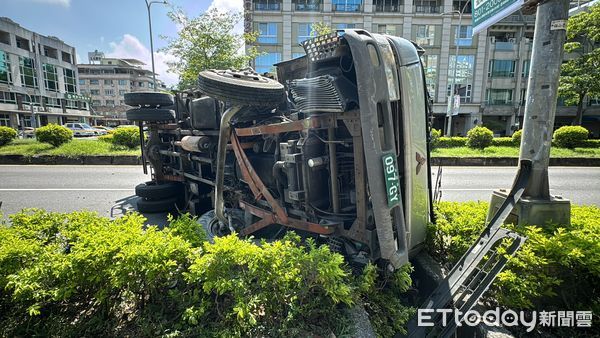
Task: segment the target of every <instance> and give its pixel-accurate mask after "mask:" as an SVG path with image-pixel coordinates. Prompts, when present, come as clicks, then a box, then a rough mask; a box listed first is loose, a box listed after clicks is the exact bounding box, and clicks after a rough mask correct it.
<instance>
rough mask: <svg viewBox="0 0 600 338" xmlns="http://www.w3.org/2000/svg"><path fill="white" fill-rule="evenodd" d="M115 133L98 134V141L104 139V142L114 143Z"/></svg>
mask: <svg viewBox="0 0 600 338" xmlns="http://www.w3.org/2000/svg"><path fill="white" fill-rule="evenodd" d="M113 138H114V137H113V135H112V134H106V135H102V136H98V141H102V142H106V143H113Z"/></svg>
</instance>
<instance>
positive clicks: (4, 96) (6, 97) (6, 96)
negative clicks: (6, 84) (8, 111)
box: [0, 92, 17, 103]
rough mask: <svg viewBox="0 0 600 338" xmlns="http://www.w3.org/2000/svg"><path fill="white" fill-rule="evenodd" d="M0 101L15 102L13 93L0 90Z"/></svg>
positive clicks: (15, 98)
mask: <svg viewBox="0 0 600 338" xmlns="http://www.w3.org/2000/svg"><path fill="white" fill-rule="evenodd" d="M0 103H17V97H16V96H15V93H9V92H0Z"/></svg>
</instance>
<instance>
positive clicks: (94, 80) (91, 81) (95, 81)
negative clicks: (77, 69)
mask: <svg viewBox="0 0 600 338" xmlns="http://www.w3.org/2000/svg"><path fill="white" fill-rule="evenodd" d="M90 84H91V85H99V84H100V81H98V80H97V79H92V80H90Z"/></svg>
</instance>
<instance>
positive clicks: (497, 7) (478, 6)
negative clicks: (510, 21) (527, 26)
mask: <svg viewBox="0 0 600 338" xmlns="http://www.w3.org/2000/svg"><path fill="white" fill-rule="evenodd" d="M472 1H473V34H475V33H478V32H480V31H482V30H484V29H486V28H488V27H489V26H491V25H493V24H495V23H496V22H498V21H500V20H502V19H504V18H505V17H507V16H509V15H510V14H512V13H513V12H514V11H516V10H518V9H519V8H521V6H523V0H472Z"/></svg>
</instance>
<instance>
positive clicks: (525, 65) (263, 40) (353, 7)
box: [244, 0, 600, 137]
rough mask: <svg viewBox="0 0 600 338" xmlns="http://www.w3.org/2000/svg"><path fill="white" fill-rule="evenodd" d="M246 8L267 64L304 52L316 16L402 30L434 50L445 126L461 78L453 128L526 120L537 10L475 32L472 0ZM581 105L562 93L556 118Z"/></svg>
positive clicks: (590, 106)
mask: <svg viewBox="0 0 600 338" xmlns="http://www.w3.org/2000/svg"><path fill="white" fill-rule="evenodd" d="M463 9H464V12H463V13H464V15H463V16H462V20H461V18H460V16H459V15H458V12H460V11H463ZM244 11H245V13H244V14H245V29H246V31H255V32H258V33H259V36H258V39H257V41H256V45H257V46H258V47H259V50H260V51H261V52H263V54H262V55H260V56H258V57H257V58H256V59H255V60H254V67H255V68H256V69H257V71H259V72H267V71H271V70H272V65H273V64H274V63H277V62H279V61H282V60H287V59H290V58H295V57H299V56H301V55H304V50H303V49H302V47H301V46H300V45H299V43H300V42H302V41H303V40H306V39H308V38H310V37H311V31H312V24H314V23H319V22H322V23H326V24H328V25H330V26H331V27H332V28H334V29H344V28H364V29H366V30H369V31H371V32H376V33H385V34H390V35H396V36H402V37H404V38H407V39H410V40H412V41H415V42H417V43H418V44H419V45H420V46H422V47H423V48H424V49H425V50H426V54H425V55H424V56H423V58H422V60H423V64H424V67H425V72H426V80H427V87H428V89H429V92H430V96H431V98H432V99H433V102H434V106H433V109H434V115H435V120H434V127H435V128H438V129H444V124H445V120H446V119H445V115H446V111H447V107H448V104H447V100H448V96H449V95H450V90H451V89H450V88H451V85H452V82H453V78H454V82H455V86H456V92H457V93H458V94H459V95H460V108H459V114H458V116H455V117H454V118H453V119H452V124H453V128H452V131H453V135H465V134H466V132H467V131H468V130H469V129H471V128H472V127H473V126H475V125H485V126H487V127H488V128H490V129H492V130H493V131H494V133H495V134H497V135H511V134H512V133H513V132H514V130H516V129H520V127H521V126H522V122H523V112H524V105H525V100H526V92H527V80H528V76H529V64H530V62H529V60H530V58H531V50H532V41H533V32H534V24H535V16H534V15H521V14H514V15H510V16H509V17H507V18H505V19H504V20H502V21H501V22H499V23H498V24H497V25H494V26H492V27H490V28H488V29H487V30H485V31H482V32H480V33H479V34H476V35H474V36H472V26H471V3H470V0H245V2H244ZM459 27H460V29H459ZM457 47H458V53H456V48H457ZM457 55H458V56H457ZM455 65H457V68H456V72H455V71H454V67H455ZM455 74H456V76H455ZM575 111H576V107H566V106H564V104H563V100H559V103H558V109H557V117H556V126H561V125H569V124H571V122H572V120H573V118H574V117H575ZM584 126H585V127H587V128H588V129H590V130H591V131H592V133H593V134H594V135H595V136H596V137H599V135H600V98H599V99H594V98H590V99H588V101H587V102H586V112H585V114H584Z"/></svg>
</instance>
